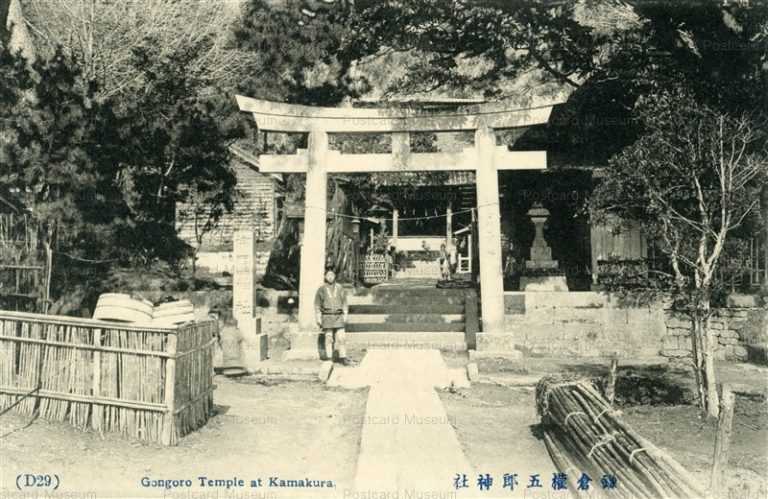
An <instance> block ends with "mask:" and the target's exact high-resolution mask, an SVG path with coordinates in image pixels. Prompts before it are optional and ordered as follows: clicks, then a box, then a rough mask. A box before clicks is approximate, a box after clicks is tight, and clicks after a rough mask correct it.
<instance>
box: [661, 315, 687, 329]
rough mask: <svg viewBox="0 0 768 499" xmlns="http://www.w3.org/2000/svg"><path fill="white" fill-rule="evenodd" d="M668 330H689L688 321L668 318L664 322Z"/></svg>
mask: <svg viewBox="0 0 768 499" xmlns="http://www.w3.org/2000/svg"><path fill="white" fill-rule="evenodd" d="M666 324H667V328H669V329H691V320H690V319H681V318H678V317H668V318H667V320H666Z"/></svg>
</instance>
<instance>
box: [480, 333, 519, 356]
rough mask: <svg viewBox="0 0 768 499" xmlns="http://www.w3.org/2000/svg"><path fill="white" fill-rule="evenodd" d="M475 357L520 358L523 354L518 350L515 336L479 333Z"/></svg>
mask: <svg viewBox="0 0 768 499" xmlns="http://www.w3.org/2000/svg"><path fill="white" fill-rule="evenodd" d="M474 352H475V355H480V356H481V357H482V356H500V357H508V358H520V357H522V354H521V353H520V351H519V350H517V348H516V342H515V335H511V334H504V333H501V334H496V333H477V349H476V350H474Z"/></svg>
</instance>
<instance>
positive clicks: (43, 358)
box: [0, 311, 217, 445]
mask: <svg viewBox="0 0 768 499" xmlns="http://www.w3.org/2000/svg"><path fill="white" fill-rule="evenodd" d="M216 328H217V324H216V322H215V321H206V322H196V323H188V324H184V325H181V326H179V327H177V328H157V327H145V326H139V325H135V324H123V323H116V322H107V321H99V320H94V319H78V318H70V317H63V316H51V315H40V314H30V313H23V312H6V311H0V412H2V411H4V410H8V409H11V408H13V410H15V411H17V412H20V413H22V414H28V415H34V416H39V417H41V418H43V419H47V420H53V421H62V422H68V423H70V424H72V425H73V426H75V427H77V428H80V429H83V430H86V429H90V430H95V431H99V432H103V433H106V432H116V433H120V434H122V435H124V436H126V437H129V438H132V439H138V440H144V441H149V442H158V443H162V444H163V445H174V444H175V443H176V442H177V441H178V439H179V438H181V437H182V436H184V435H186V434H188V433H190V432H192V431H194V430H195V429H197V428H199V427H201V426H202V425H204V424H205V423H206V421H208V418H209V417H210V415H211V412H212V409H213V390H214V389H215V385H213V346H214V341H215V340H214V338H213V336H214V333H215V332H216Z"/></svg>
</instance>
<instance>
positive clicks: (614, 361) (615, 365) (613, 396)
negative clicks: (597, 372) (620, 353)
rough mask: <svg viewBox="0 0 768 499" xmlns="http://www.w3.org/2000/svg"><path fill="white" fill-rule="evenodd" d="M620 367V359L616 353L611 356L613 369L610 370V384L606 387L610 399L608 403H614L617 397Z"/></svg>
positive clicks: (607, 396) (607, 397)
mask: <svg viewBox="0 0 768 499" xmlns="http://www.w3.org/2000/svg"><path fill="white" fill-rule="evenodd" d="M618 368H619V359H617V358H616V355H615V354H614V355H613V356H612V357H611V370H610V371H609V372H608V384H607V386H606V388H605V398H606V399H608V403H609V404H611V405H613V401H614V400H615V399H616V371H617V370H618Z"/></svg>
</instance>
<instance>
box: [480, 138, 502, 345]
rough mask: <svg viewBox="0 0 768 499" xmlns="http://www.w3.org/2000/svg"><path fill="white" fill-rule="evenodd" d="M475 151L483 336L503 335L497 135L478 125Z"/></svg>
mask: <svg viewBox="0 0 768 499" xmlns="http://www.w3.org/2000/svg"><path fill="white" fill-rule="evenodd" d="M475 148H476V149H477V152H478V154H477V167H476V168H477V169H476V174H475V175H476V177H475V184H476V188H477V225H478V231H479V233H480V237H479V238H478V246H479V261H480V295H481V312H482V320H483V333H484V334H488V333H490V334H493V333H503V332H504V283H503V281H502V266H501V214H500V211H499V175H498V171H497V170H496V166H495V165H494V160H493V158H494V151H495V149H496V135H495V134H494V133H493V129H491V128H488V127H486V126H481V127H480V128H478V129H477V130H476V131H475Z"/></svg>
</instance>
